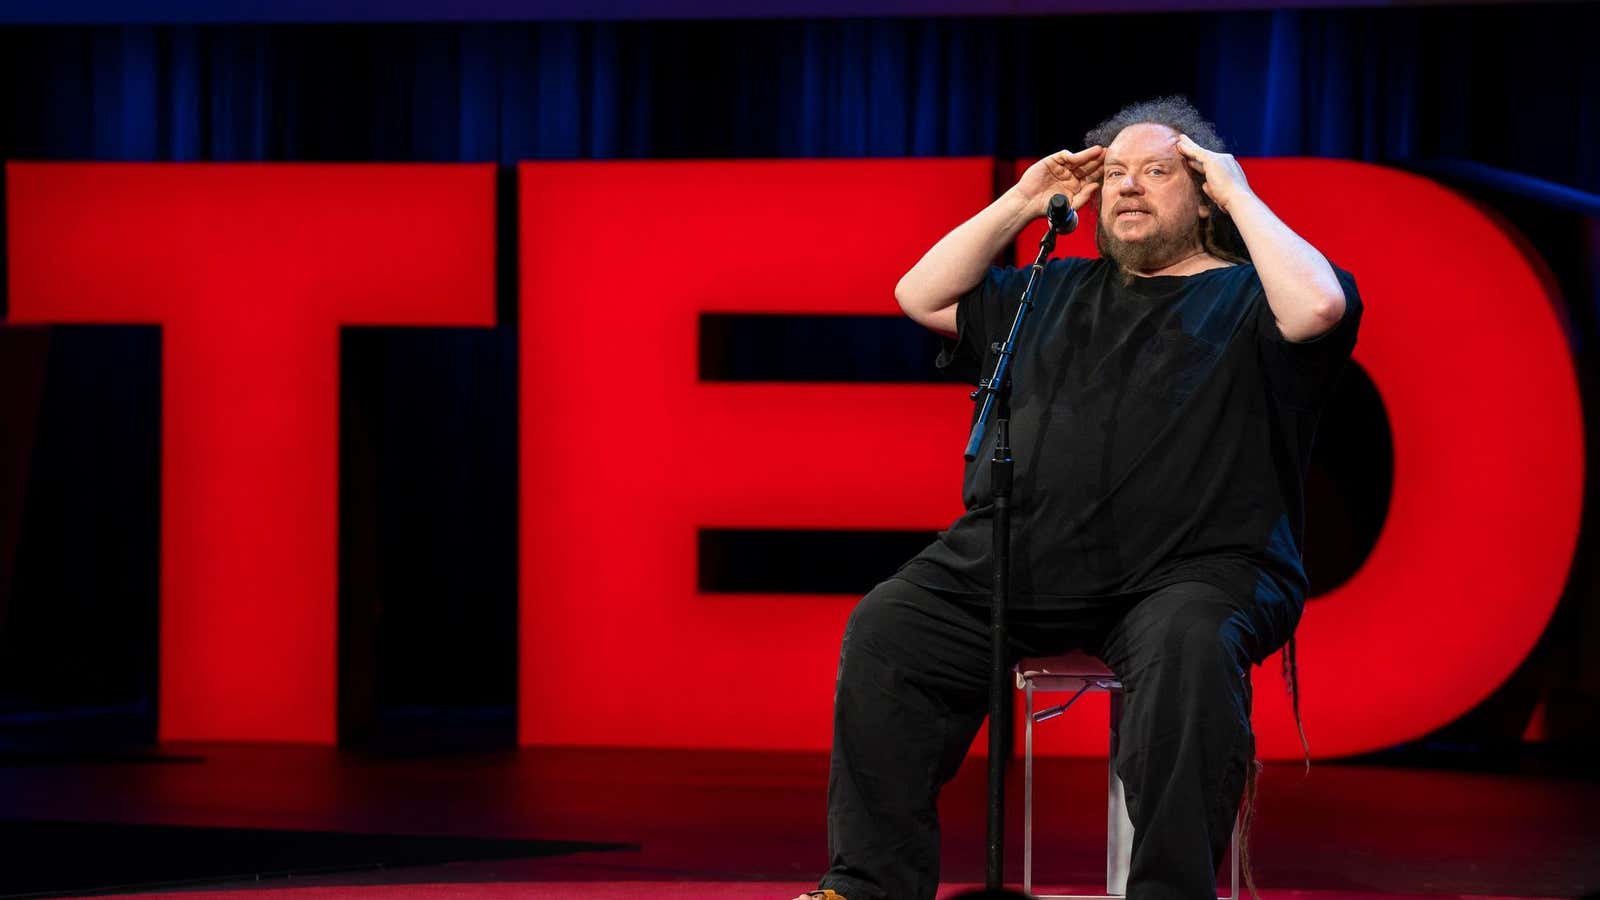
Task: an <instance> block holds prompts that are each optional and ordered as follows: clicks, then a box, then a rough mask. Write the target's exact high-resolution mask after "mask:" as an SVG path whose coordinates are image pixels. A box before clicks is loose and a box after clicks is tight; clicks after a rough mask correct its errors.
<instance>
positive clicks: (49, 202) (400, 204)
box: [7, 164, 494, 743]
mask: <svg viewBox="0 0 1600 900" xmlns="http://www.w3.org/2000/svg"><path fill="white" fill-rule="evenodd" d="M7 180H8V193H9V209H8V214H9V216H10V219H9V227H8V234H9V236H10V265H11V269H10V272H11V316H10V320H11V321H12V322H18V323H28V322H33V323H60V324H70V323H155V324H158V325H160V326H162V462H161V480H162V491H161V519H162V537H161V548H162V549H161V657H160V658H161V689H160V708H159V722H160V726H159V730H160V736H161V738H162V739H164V740H173V739H180V740H189V739H203V740H213V739H222V740H275V741H280V740H281V741H311V742H318V743H332V742H333V740H334V737H335V690H336V683H337V677H336V666H335V648H336V640H335V627H336V609H335V607H336V592H337V577H338V571H337V560H338V555H337V535H338V521H339V520H338V485H337V479H338V426H339V416H338V402H339V385H338V377H339V360H338V353H339V328H340V326H342V325H366V324H374V325H376V324H383V325H483V326H487V325H492V324H493V323H494V294H493V291H494V236H493V235H494V232H493V229H494V168H493V166H488V165H475V166H427V165H404V166H386V165H139V164H127V165H123V164H11V165H9V166H8V167H7Z"/></svg>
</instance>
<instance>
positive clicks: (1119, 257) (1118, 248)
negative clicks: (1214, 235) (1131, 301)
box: [1094, 219, 1203, 273]
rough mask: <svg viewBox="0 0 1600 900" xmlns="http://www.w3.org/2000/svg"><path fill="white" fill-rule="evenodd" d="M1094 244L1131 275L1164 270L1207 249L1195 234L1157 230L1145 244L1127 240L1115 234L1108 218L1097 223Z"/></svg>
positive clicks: (1105, 255)
mask: <svg viewBox="0 0 1600 900" xmlns="http://www.w3.org/2000/svg"><path fill="white" fill-rule="evenodd" d="M1094 243H1095V246H1096V247H1097V248H1099V250H1100V255H1101V256H1104V257H1106V258H1107V259H1110V260H1111V261H1113V262H1115V263H1116V264H1117V265H1119V266H1121V267H1122V268H1123V269H1124V270H1126V271H1128V272H1130V273H1131V272H1148V271H1150V270H1152V269H1160V268H1162V267H1164V266H1169V265H1172V264H1173V263H1175V262H1177V261H1178V260H1180V259H1184V258H1186V257H1189V256H1193V255H1194V254H1195V253H1196V252H1197V251H1198V250H1201V249H1203V248H1202V247H1201V246H1200V243H1199V239H1198V236H1197V235H1196V234H1195V233H1194V232H1193V231H1183V232H1177V233H1169V232H1166V231H1157V232H1156V233H1155V234H1152V235H1151V236H1150V237H1148V238H1146V239H1145V240H1142V241H1138V242H1130V241H1124V240H1122V239H1121V238H1119V237H1117V236H1116V235H1114V234H1112V233H1111V229H1109V228H1107V227H1106V223H1105V220H1104V219H1100V220H1099V221H1097V222H1096V223H1095V229H1094Z"/></svg>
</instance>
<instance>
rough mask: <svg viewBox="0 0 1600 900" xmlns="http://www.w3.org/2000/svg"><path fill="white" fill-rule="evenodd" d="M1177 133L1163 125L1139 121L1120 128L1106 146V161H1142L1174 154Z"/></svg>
mask: <svg viewBox="0 0 1600 900" xmlns="http://www.w3.org/2000/svg"><path fill="white" fill-rule="evenodd" d="M1177 142H1178V133H1177V132H1176V131H1173V130H1172V129H1171V128H1168V127H1167V126H1165V125H1156V124H1154V123H1141V124H1139V125H1129V126H1128V127H1127V128H1124V129H1122V131H1121V132H1119V133H1118V134H1117V136H1116V137H1115V138H1113V139H1112V141H1111V146H1109V147H1107V148H1106V161H1107V162H1110V161H1112V160H1117V161H1122V162H1134V161H1142V160H1145V159H1152V158H1163V157H1169V156H1175V155H1176V151H1175V150H1174V149H1173V148H1174V147H1175V146H1176V145H1177Z"/></svg>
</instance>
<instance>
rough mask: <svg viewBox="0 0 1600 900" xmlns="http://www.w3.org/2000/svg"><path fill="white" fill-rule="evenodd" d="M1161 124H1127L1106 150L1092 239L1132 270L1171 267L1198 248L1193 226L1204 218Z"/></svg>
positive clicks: (1185, 169)
mask: <svg viewBox="0 0 1600 900" xmlns="http://www.w3.org/2000/svg"><path fill="white" fill-rule="evenodd" d="M1177 139H1178V135H1177V132H1175V131H1173V130H1172V129H1171V128H1168V127H1167V126H1165V125H1153V124H1143V125H1130V126H1128V127H1127V128H1124V129H1122V132H1121V133H1120V134H1118V135H1117V137H1116V139H1115V140H1113V141H1112V142H1111V146H1109V147H1107V148H1106V155H1105V169H1104V171H1103V173H1102V174H1103V177H1104V179H1105V181H1104V183H1103V184H1102V185H1101V186H1100V222H1099V225H1098V226H1097V234H1096V235H1095V238H1096V241H1097V243H1098V244H1099V246H1100V250H1101V252H1102V253H1104V254H1106V255H1108V256H1110V257H1111V258H1112V259H1114V260H1116V261H1117V262H1118V263H1121V264H1122V266H1123V267H1124V268H1127V269H1131V270H1133V271H1149V270H1151V269H1159V268H1162V267H1164V266H1168V265H1171V264H1172V263H1174V262H1177V261H1179V260H1181V259H1184V258H1185V257H1188V256H1191V255H1193V254H1195V253H1197V252H1199V251H1200V250H1201V249H1202V248H1201V246H1200V240H1199V236H1198V232H1197V229H1196V226H1197V225H1198V223H1199V219H1200V218H1201V217H1202V216H1204V215H1206V214H1207V212H1208V211H1207V210H1206V209H1204V208H1203V207H1202V206H1201V205H1200V199H1199V196H1198V194H1197V192H1196V191H1195V185H1194V180H1193V178H1192V177H1191V176H1190V174H1189V168H1188V166H1187V165H1185V163H1184V159H1183V156H1182V155H1181V154H1179V153H1178V148H1177V146H1176V142H1177Z"/></svg>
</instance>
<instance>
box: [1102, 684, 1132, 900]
mask: <svg viewBox="0 0 1600 900" xmlns="http://www.w3.org/2000/svg"><path fill="white" fill-rule="evenodd" d="M1108 693H1109V694H1110V695H1111V696H1110V697H1109V698H1108V699H1109V700H1110V701H1111V746H1110V752H1109V754H1108V755H1107V757H1106V769H1107V770H1108V771H1109V780H1110V785H1109V787H1110V789H1109V790H1108V791H1107V797H1108V798H1109V799H1108V801H1107V803H1106V893H1108V894H1111V895H1113V896H1116V897H1123V896H1126V895H1127V893H1128V870H1129V868H1130V863H1131V860H1132V858H1133V820H1132V819H1130V818H1129V817H1128V797H1127V794H1126V793H1125V792H1124V790H1123V787H1122V779H1121V778H1119V777H1117V747H1118V745H1119V744H1121V729H1122V692H1121V691H1110V692H1108Z"/></svg>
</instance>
